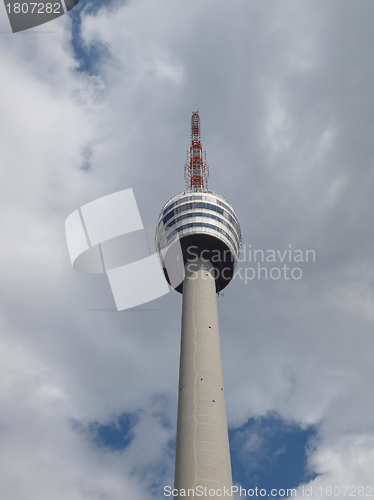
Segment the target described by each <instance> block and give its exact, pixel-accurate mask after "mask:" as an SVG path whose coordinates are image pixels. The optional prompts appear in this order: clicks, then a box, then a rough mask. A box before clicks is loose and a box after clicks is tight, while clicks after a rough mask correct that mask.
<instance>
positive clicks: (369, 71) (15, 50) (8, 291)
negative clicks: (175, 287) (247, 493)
mask: <svg viewBox="0 0 374 500" xmlns="http://www.w3.org/2000/svg"><path fill="white" fill-rule="evenodd" d="M104 5H105V4H102V5H101V4H98V3H85V2H84V1H83V0H81V1H80V2H79V4H78V6H77V7H75V8H74V9H73V10H72V11H71V13H70V14H69V15H64V16H61V18H59V19H56V20H54V21H52V22H50V23H48V24H46V25H44V26H39V27H38V28H37V29H33V30H29V33H27V32H25V33H19V34H12V33H10V32H9V31H10V28H9V22H8V19H7V17H6V12H5V8H3V11H2V14H0V32H1V34H0V58H1V61H2V71H1V88H2V93H1V96H0V110H1V116H0V138H1V139H0V141H1V147H0V175H1V180H0V194H1V196H0V203H1V214H2V217H1V220H0V230H1V241H2V259H1V262H0V265H1V276H2V279H1V284H0V294H1V301H0V329H1V332H2V334H1V336H0V358H1V359H0V366H1V367H2V368H1V370H2V374H1V378H0V380H1V382H0V394H1V401H2V411H1V412H0V430H1V432H0V439H1V447H0V464H1V465H0V469H1V470H2V473H1V474H0V490H1V491H2V497H4V498H5V499H12V498H15V499H17V500H47V499H48V500H50V498H54V500H66V498H69V499H72V500H99V499H100V500H102V499H103V498H106V499H110V500H120V499H121V500H122V499H123V498H124V497H126V498H137V499H139V500H142V499H145V498H147V500H149V499H150V498H154V499H160V498H163V496H162V486H163V484H164V483H165V484H166V482H172V480H173V470H174V443H175V430H176V408H177V390H176V388H177V380H178V363H179V336H180V312H181V297H180V296H179V294H174V293H169V294H167V295H166V296H164V297H161V298H159V299H157V300H156V301H154V302H152V303H150V304H145V305H144V306H142V307H139V308H137V309H136V310H133V311H127V312H126V311H124V312H121V313H117V312H115V311H113V309H114V308H115V307H114V301H113V297H112V295H111V290H110V287H109V283H108V281H107V280H106V278H105V276H103V275H86V274H82V273H77V272H75V271H74V270H73V269H72V267H71V264H70V261H69V256H68V252H67V249H66V241H65V234H64V222H65V219H66V218H67V216H68V215H69V214H70V213H72V212H73V211H74V210H76V209H77V208H78V207H80V206H82V205H84V204H85V203H88V202H90V201H92V200H95V199H97V198H100V197H102V196H104V195H107V194H109V193H113V192H116V191H119V190H121V189H127V188H133V190H134V193H135V197H136V200H137V203H138V206H139V210H140V213H141V217H142V221H143V223H144V225H145V226H154V225H155V223H156V220H157V217H158V214H159V211H160V209H161V207H162V206H163V204H164V203H165V202H166V201H167V200H168V199H169V198H170V197H171V196H173V195H174V194H176V193H177V192H179V191H180V190H182V189H183V187H184V179H183V166H184V161H185V154H186V149H187V147H188V141H189V137H190V130H189V126H190V116H191V112H192V111H193V110H195V109H199V110H200V116H201V125H202V139H203V147H204V149H206V151H207V161H208V164H209V167H210V178H209V187H210V188H211V189H213V190H215V191H217V192H219V193H221V194H222V195H223V196H225V197H226V198H227V199H228V200H229V201H230V202H231V203H232V204H233V206H234V208H235V210H236V212H237V214H238V217H239V220H240V222H241V227H242V233H243V244H244V245H246V246H247V248H248V246H249V245H251V247H252V249H262V250H265V251H266V250H268V249H271V250H274V251H279V252H281V253H282V252H283V251H284V250H285V249H288V248H289V245H292V248H295V249H301V250H302V251H305V250H309V249H313V250H314V251H315V254H316V260H315V262H310V263H307V264H306V263H301V264H298V267H300V268H301V271H302V277H301V279H299V280H295V279H292V280H285V279H278V280H272V279H264V278H261V279H258V278H257V277H256V278H255V279H252V280H247V281H245V279H244V278H243V277H242V278H240V277H239V278H238V279H236V280H234V281H233V282H232V283H231V284H230V286H229V287H228V288H227V290H225V294H224V296H223V297H219V298H218V308H219V320H220V332H221V345H222V358H223V370H224V380H225V394H226V406H227V415H228V423H229V431H230V439H231V452H232V465H233V478H234V481H235V483H240V484H242V486H243V487H245V488H247V489H248V488H251V487H252V486H253V485H255V484H257V483H258V486H259V487H260V486H261V487H263V488H278V487H282V488H289V487H297V488H298V493H299V496H300V495H301V492H302V486H313V491H314V496H313V498H327V494H326V492H325V489H324V488H325V487H326V486H328V485H343V484H349V485H357V486H358V485H363V486H370V484H371V483H372V470H373V468H374V433H373V417H372V415H373V412H374V406H373V405H374V398H373V388H372V382H371V381H372V380H373V377H374V372H373V371H374V368H373V363H372V360H373V323H374V313H373V311H374V291H373V283H374V281H373V277H374V267H373V253H372V241H373V234H372V230H373V228H372V220H373V215H374V205H373V199H374V196H373V185H374V182H373V180H374V163H373V158H374V149H373V141H372V137H373V120H372V117H373V114H374V113H373V111H374V109H373V108H374V102H373V97H372V88H373V86H374V81H373V76H374V71H373V68H374V61H373V54H372V47H373V43H374V39H373V37H374V34H373V30H372V19H373V15H374V12H373V10H374V6H373V3H372V1H371V0H357V2H355V3H354V4H353V3H350V2H341V1H340V0H329V2H326V1H325V0H303V1H302V2H300V1H296V0H282V2H279V1H278V0H267V2H263V1H262V0H250V1H248V2H243V1H241V0H232V1H230V2H226V1H224V0H222V1H218V2H217V0H204V2H201V1H200V0H199V1H198V0H190V1H188V2H187V1H186V2H183V1H182V2H173V1H172V0H160V1H159V2H153V1H152V0H134V1H132V2H116V3H113V4H110V5H107V6H105V7H104ZM278 264H279V263H265V264H264V265H265V266H266V267H267V268H268V271H270V269H271V267H273V266H276V265H278ZM292 265H296V263H293V264H292ZM240 266H241V269H242V276H245V268H246V267H251V266H253V263H251V262H247V261H244V262H242V263H240ZM243 273H244V274H243ZM283 482H284V483H285V484H283ZM260 483H261V484H260ZM278 485H279V486H278Z"/></svg>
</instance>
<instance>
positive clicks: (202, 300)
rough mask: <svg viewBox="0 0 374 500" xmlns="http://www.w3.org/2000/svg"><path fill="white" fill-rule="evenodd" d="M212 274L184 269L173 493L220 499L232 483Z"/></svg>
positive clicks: (197, 266)
mask: <svg viewBox="0 0 374 500" xmlns="http://www.w3.org/2000/svg"><path fill="white" fill-rule="evenodd" d="M213 271H214V268H213V266H212V265H211V264H210V262H209V261H205V260H202V259H197V260H196V262H193V263H187V264H186V271H185V279H184V287H183V306H182V336H181V354H180V372H179V398H178V424H177V446H176V459H175V482H174V488H175V489H177V490H178V491H180V490H181V489H182V490H185V491H187V490H188V489H193V490H194V491H198V490H197V488H198V487H199V488H207V490H208V491H209V490H214V491H215V492H217V498H218V496H220V493H219V492H220V491H224V490H225V489H226V490H227V489H229V490H230V489H231V485H232V479H231V462H230V449H229V440H228V432H227V419H226V407H225V394H224V387H223V375H222V362H221V347H220V337H219V328H218V314H217V301H216V289H215V280H214V276H213ZM190 497H191V498H192V495H191V496H190ZM176 498H182V496H180V497H179V496H177V497H176ZM184 498H185V497H184ZM187 498H189V497H187ZM195 498H196V497H195ZM210 498H216V497H215V496H210ZM227 498H229V497H227Z"/></svg>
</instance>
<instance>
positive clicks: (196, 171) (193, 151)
mask: <svg viewBox="0 0 374 500" xmlns="http://www.w3.org/2000/svg"><path fill="white" fill-rule="evenodd" d="M208 176H209V170H208V167H207V164H206V152H205V151H203V148H202V145H201V138H200V116H199V112H198V111H194V112H193V113H192V117H191V142H190V150H189V151H187V160H186V163H185V166H184V178H185V180H186V187H187V191H194V192H196V191H207V190H208Z"/></svg>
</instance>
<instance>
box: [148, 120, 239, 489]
mask: <svg viewBox="0 0 374 500" xmlns="http://www.w3.org/2000/svg"><path fill="white" fill-rule="evenodd" d="M207 178H208V168H207V165H206V160H205V152H203V149H202V145H201V139H200V117H199V113H198V111H195V112H193V113H192V119H191V142H190V149H189V152H188V153H187V161H186V164H185V179H186V189H185V190H184V191H183V192H181V193H179V194H177V195H175V196H173V197H172V198H171V199H170V200H169V201H168V202H167V203H166V205H164V207H163V208H162V210H161V213H160V216H159V219H158V222H157V227H156V235H155V241H156V248H157V252H158V255H159V257H160V260H161V263H162V265H163V269H164V274H165V278H166V280H167V281H168V283H169V284H170V285H171V286H172V287H173V288H174V289H175V290H177V291H178V292H180V293H182V294H183V300H182V333H181V350H180V371H179V397H178V422H177V444H176V457H175V478H174V489H176V490H177V495H176V497H175V498H186V497H187V498H189V497H193V492H195V495H196V492H200V491H205V492H206V493H205V494H206V496H207V497H208V496H209V498H216V497H217V498H218V497H221V496H224V494H223V493H224V491H225V489H226V491H227V489H229V491H231V486H232V475H231V461H230V449H229V440H228V431H227V417H226V406H225V394H224V386H223V375H222V361H221V347H220V337H219V328H218V314H217V300H216V294H217V293H218V292H220V291H221V290H222V289H223V288H225V287H226V286H227V285H228V284H229V282H230V280H231V279H232V277H233V274H234V269H235V265H236V262H237V259H238V255H239V249H240V245H241V232H240V225H239V221H238V218H237V215H236V213H235V211H234V209H233V208H232V206H231V205H230V203H229V202H228V201H227V200H226V199H225V198H223V196H221V195H219V194H217V193H215V192H214V191H211V190H208V186H207ZM176 239H177V240H178V241H179V244H180V247H181V250H182V254H183V266H184V279H183V281H182V282H181V283H178V284H175V283H173V280H172V279H170V277H169V273H168V270H169V271H170V261H171V260H172V259H173V252H172V246H173V245H172V242H173V241H175V240H176ZM176 259H177V258H176ZM166 262H167V265H166ZM180 264H181V263H179V265H180ZM174 265H175V266H178V262H177V260H175V263H174ZM204 488H206V490H203V489H204ZM181 490H184V491H183V492H181ZM188 490H190V492H189V494H188ZM209 491H210V493H213V495H211V494H210V493H208V492H209ZM179 492H181V494H180V495H179V494H178V493H179ZM214 492H216V493H214ZM200 496H201V495H200ZM226 496H227V494H226Z"/></svg>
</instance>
